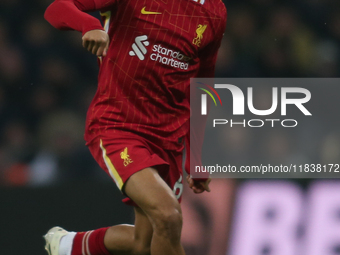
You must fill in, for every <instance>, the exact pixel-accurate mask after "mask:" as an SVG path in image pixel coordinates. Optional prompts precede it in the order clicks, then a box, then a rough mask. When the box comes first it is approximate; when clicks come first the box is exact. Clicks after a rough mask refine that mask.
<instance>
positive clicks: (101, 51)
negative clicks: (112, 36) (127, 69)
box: [97, 42, 107, 57]
mask: <svg viewBox="0 0 340 255" xmlns="http://www.w3.org/2000/svg"><path fill="white" fill-rule="evenodd" d="M106 53H107V42H102V43H101V45H100V47H99V48H98V50H97V56H98V57H99V56H104V57H105V56H106Z"/></svg>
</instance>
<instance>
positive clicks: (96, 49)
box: [82, 29, 110, 57]
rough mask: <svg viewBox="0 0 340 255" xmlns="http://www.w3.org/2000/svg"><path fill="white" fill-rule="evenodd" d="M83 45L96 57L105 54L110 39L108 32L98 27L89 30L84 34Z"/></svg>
mask: <svg viewBox="0 0 340 255" xmlns="http://www.w3.org/2000/svg"><path fill="white" fill-rule="evenodd" d="M82 40H83V47H84V48H85V49H87V50H88V51H89V52H91V53H92V54H95V55H97V56H98V57H100V56H103V57H105V56H106V53H107V50H108V48H109V43H110V39H109V36H108V34H107V33H106V32H105V31H103V30H100V29H96V30H91V31H88V32H86V33H85V34H84V36H83V38H82Z"/></svg>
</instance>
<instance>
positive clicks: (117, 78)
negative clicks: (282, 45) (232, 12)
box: [45, 0, 226, 255]
mask: <svg viewBox="0 0 340 255" xmlns="http://www.w3.org/2000/svg"><path fill="white" fill-rule="evenodd" d="M96 10H99V11H100V13H101V16H102V18H103V21H104V26H102V25H101V23H100V21H99V20H98V19H96V18H94V17H93V16H91V15H89V14H87V12H91V11H96ZM45 18H46V19H47V20H48V21H49V22H50V23H51V24H52V25H53V26H54V27H56V28H58V29H63V30H70V29H71V30H77V31H80V32H82V35H83V37H82V42H83V46H84V47H85V48H86V49H87V50H88V51H90V52H91V53H93V54H96V55H97V56H98V59H99V64H100V70H99V77H98V78H99V83H98V89H97V92H96V94H95V96H94V99H93V101H92V103H91V105H90V107H89V110H88V113H87V119H86V131H85V140H86V142H87V143H86V144H87V146H88V147H89V149H90V151H91V153H92V155H93V157H94V158H95V159H96V161H97V162H98V164H99V165H100V166H101V167H102V168H103V169H104V170H105V171H106V172H107V173H108V174H109V175H110V176H111V177H112V179H113V180H114V182H115V183H116V185H117V186H118V188H119V189H120V190H121V192H122V193H123V194H124V195H126V197H127V198H126V199H124V200H123V201H124V202H125V203H127V204H130V205H133V206H135V225H134V226H130V225H118V226H113V227H108V228H102V229H97V230H93V231H88V232H78V233H75V232H67V231H66V230H64V229H62V228H59V227H54V228H52V229H50V230H49V232H48V233H47V234H46V235H45V239H46V247H45V248H46V249H47V251H48V253H49V254H50V255H101V254H103V255H104V254H114V255H120V254H126V255H128V254H137V255H138V254H140V255H144V254H151V255H184V254H185V253H184V250H183V247H182V246H181V243H180V237H181V228H182V214H181V208H180V204H179V202H180V199H181V194H182V188H183V184H182V179H183V177H182V174H183V173H182V156H183V148H184V143H186V151H187V153H186V154H188V151H189V148H188V141H189V117H190V104H189V83H190V78H191V77H212V76H213V75H214V68H215V62H216V58H217V51H218V48H219V46H220V44H221V40H222V37H223V33H224V29H225V24H226V8H225V6H224V4H223V3H222V1H221V0H176V1H169V0H151V1H145V0H56V1H54V2H53V3H52V4H51V5H50V6H49V7H48V8H47V10H46V12H45ZM185 165H186V170H187V169H188V166H189V163H188V161H186V162H185ZM187 181H188V183H189V186H190V187H191V188H192V189H193V191H194V192H195V193H202V192H204V191H210V189H209V186H208V185H209V182H210V179H193V178H191V177H190V176H188V177H187Z"/></svg>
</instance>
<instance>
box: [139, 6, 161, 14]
mask: <svg viewBox="0 0 340 255" xmlns="http://www.w3.org/2000/svg"><path fill="white" fill-rule="evenodd" d="M145 8H146V6H144V7H143V9H142V10H141V11H140V12H141V13H142V14H162V13H161V12H151V11H146V10H145Z"/></svg>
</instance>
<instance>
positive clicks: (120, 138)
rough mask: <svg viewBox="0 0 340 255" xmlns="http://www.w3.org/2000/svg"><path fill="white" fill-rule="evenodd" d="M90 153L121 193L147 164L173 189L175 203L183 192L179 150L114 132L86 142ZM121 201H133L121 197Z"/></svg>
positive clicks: (132, 135)
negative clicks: (129, 180)
mask: <svg viewBox="0 0 340 255" xmlns="http://www.w3.org/2000/svg"><path fill="white" fill-rule="evenodd" d="M87 146H88V147H89V149H90V151H91V154H92V156H93V157H94V159H95V160H96V161H97V163H98V164H99V165H100V167H101V168H102V169H104V171H105V172H106V173H107V174H108V175H109V176H111V178H112V179H113V180H114V182H115V183H116V185H117V187H118V188H119V190H120V191H121V192H123V193H124V190H123V189H124V184H125V183H126V181H127V180H128V179H129V178H130V177H131V176H132V175H133V174H134V173H136V172H138V171H140V170H143V169H144V168H147V167H153V168H155V169H156V170H157V171H158V173H159V175H160V176H161V177H162V178H163V180H164V181H165V182H166V183H167V184H168V185H169V187H170V188H171V189H172V190H173V191H174V193H175V195H176V197H177V199H178V200H179V202H180V201H181V196H182V191H183V184H182V179H183V177H182V176H183V171H182V161H183V153H182V151H169V150H163V149H162V148H160V147H158V146H157V145H155V144H154V143H152V142H150V141H148V140H146V139H144V138H142V137H140V136H138V135H135V134H132V133H128V132H116V133H112V134H108V133H106V134H101V135H98V136H97V137H96V138H95V139H93V140H92V141H91V142H89V143H87ZM123 202H124V203H126V204H129V205H134V206H136V204H135V203H134V202H133V201H132V200H131V199H130V198H125V199H123Z"/></svg>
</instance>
